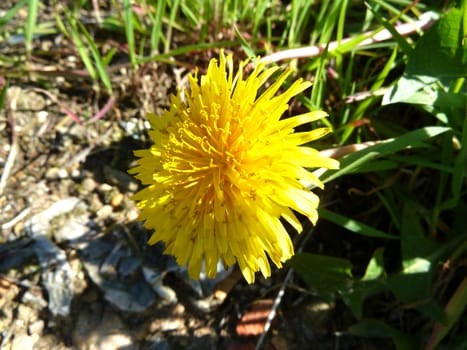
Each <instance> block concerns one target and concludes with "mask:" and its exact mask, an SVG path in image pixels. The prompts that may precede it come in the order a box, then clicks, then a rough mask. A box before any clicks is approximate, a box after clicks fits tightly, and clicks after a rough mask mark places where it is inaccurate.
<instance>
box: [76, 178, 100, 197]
mask: <svg viewBox="0 0 467 350" xmlns="http://www.w3.org/2000/svg"><path fill="white" fill-rule="evenodd" d="M96 187H97V183H96V181H94V179H92V178H90V177H87V178H85V179H84V180H83V182H82V183H81V188H80V192H81V194H88V193H91V192H92V191H94V189H95V188H96Z"/></svg>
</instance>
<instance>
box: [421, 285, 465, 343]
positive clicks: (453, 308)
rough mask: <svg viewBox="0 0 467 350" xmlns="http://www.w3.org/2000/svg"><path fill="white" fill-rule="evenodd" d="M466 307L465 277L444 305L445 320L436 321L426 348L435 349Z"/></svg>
mask: <svg viewBox="0 0 467 350" xmlns="http://www.w3.org/2000/svg"><path fill="white" fill-rule="evenodd" d="M466 307H467V278H464V280H463V281H462V283H461V284H460V285H459V287H458V288H457V289H456V291H455V292H454V295H453V296H452V297H451V299H450V300H449V302H448V304H447V306H446V309H445V311H446V322H444V323H440V322H438V323H437V324H436V325H435V327H434V329H433V334H432V336H431V338H430V341H429V343H428V345H427V347H426V349H427V350H431V349H435V348H436V346H437V345H438V344H439V343H440V342H441V340H442V339H443V338H444V337H445V336H446V334H447V333H448V332H449V330H450V329H451V328H452V327H453V326H454V324H455V323H456V322H457V320H459V318H460V317H461V315H462V313H463V312H464V310H465V308H466Z"/></svg>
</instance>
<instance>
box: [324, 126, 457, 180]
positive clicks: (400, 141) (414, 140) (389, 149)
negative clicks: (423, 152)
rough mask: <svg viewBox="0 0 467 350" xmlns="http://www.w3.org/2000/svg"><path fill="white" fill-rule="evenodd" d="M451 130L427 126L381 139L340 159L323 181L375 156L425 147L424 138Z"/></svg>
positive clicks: (355, 168)
mask: <svg viewBox="0 0 467 350" xmlns="http://www.w3.org/2000/svg"><path fill="white" fill-rule="evenodd" d="M449 130H451V128H449V127H442V126H427V127H425V128H421V129H417V130H414V131H411V132H408V133H406V134H404V135H402V136H399V137H396V138H393V139H388V140H385V141H382V142H381V143H379V144H377V145H374V146H371V147H368V148H366V149H363V150H361V151H358V152H355V153H352V154H350V155H348V156H346V157H344V158H343V159H342V160H341V162H340V163H341V169H339V170H327V171H326V172H325V173H324V174H323V175H321V180H322V181H323V182H328V181H331V180H334V179H336V178H338V177H340V176H342V175H344V174H350V173H353V172H356V171H358V170H359V168H360V167H361V166H362V165H363V164H365V163H366V162H369V161H371V160H373V159H375V158H377V157H382V156H386V155H390V154H393V153H396V152H398V151H400V150H402V149H405V148H408V147H410V148H415V147H426V146H427V145H426V144H425V143H424V142H425V141H426V140H428V139H430V138H433V137H435V136H437V135H440V134H442V133H445V132H447V131H449Z"/></svg>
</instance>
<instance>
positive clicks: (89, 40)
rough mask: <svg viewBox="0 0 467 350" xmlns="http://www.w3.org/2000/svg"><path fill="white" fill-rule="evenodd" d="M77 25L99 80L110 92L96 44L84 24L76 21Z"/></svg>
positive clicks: (108, 79)
mask: <svg viewBox="0 0 467 350" xmlns="http://www.w3.org/2000/svg"><path fill="white" fill-rule="evenodd" d="M78 26H79V28H80V30H81V33H82V34H83V36H84V38H85V39H86V42H87V44H88V47H89V50H90V51H91V55H92V58H93V61H94V64H95V66H96V69H97V73H98V77H99V78H100V79H101V81H102V83H103V84H104V86H105V88H106V89H107V91H108V92H109V93H110V94H112V84H111V82H110V78H109V75H108V74H107V70H106V66H105V64H104V61H103V60H102V57H101V54H100V52H99V49H98V48H97V45H96V43H95V41H94V39H93V38H92V37H91V35H90V34H89V32H88V31H87V30H86V28H85V27H84V25H83V24H81V23H80V22H78Z"/></svg>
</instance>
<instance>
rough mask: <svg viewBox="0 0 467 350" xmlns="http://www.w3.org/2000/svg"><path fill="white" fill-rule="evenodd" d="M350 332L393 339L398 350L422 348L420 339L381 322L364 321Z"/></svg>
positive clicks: (373, 320) (363, 335) (354, 326)
mask: <svg viewBox="0 0 467 350" xmlns="http://www.w3.org/2000/svg"><path fill="white" fill-rule="evenodd" d="M349 331H350V333H352V334H354V335H358V336H361V337H384V338H386V337H391V338H392V340H393V342H394V345H395V346H396V348H397V350H413V349H419V348H420V345H419V340H418V339H416V338H415V337H413V336H410V335H409V334H407V333H404V332H402V331H400V330H398V329H396V328H394V327H391V326H389V325H388V324H387V323H385V322H383V321H380V320H375V319H365V320H362V321H360V322H358V323H357V324H355V325H353V326H352V327H350V329H349Z"/></svg>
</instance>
